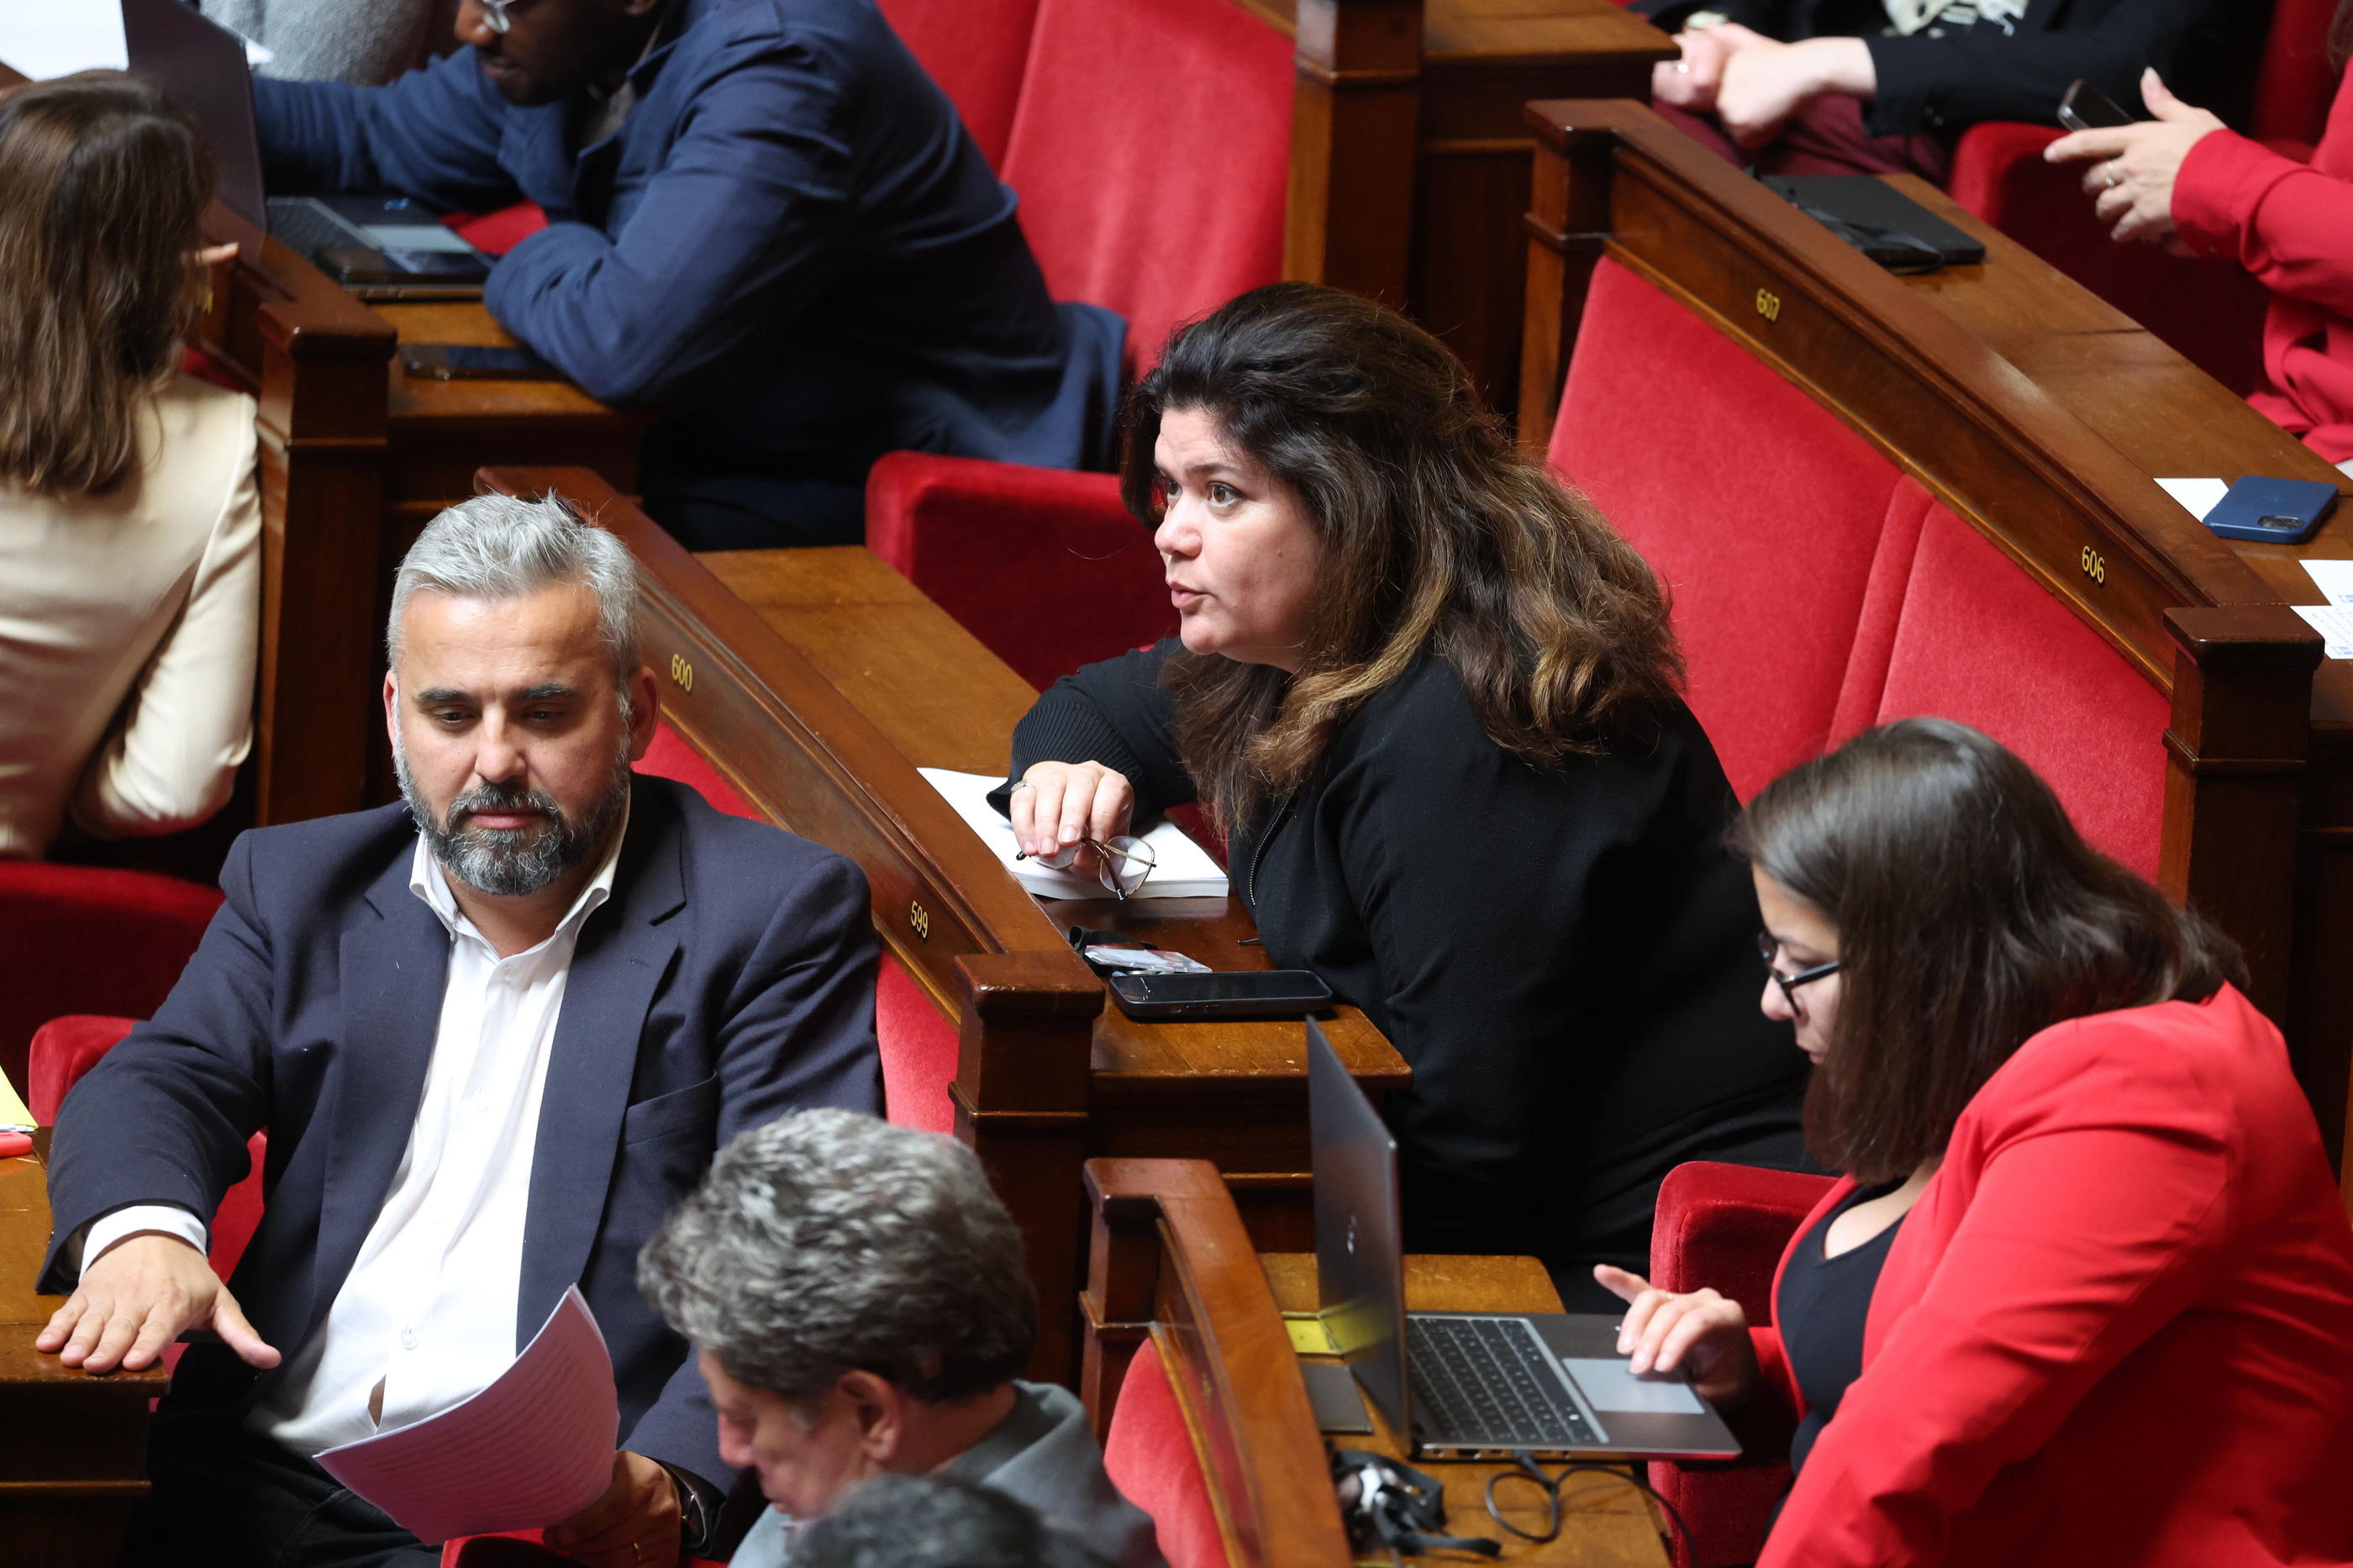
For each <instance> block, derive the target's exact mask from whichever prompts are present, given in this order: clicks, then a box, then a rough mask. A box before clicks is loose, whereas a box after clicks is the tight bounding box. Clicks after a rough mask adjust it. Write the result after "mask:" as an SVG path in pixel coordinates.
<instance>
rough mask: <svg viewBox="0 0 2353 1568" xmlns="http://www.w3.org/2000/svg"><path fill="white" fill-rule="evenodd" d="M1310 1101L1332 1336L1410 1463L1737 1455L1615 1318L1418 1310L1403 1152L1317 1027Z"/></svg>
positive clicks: (1320, 1270)
mask: <svg viewBox="0 0 2353 1568" xmlns="http://www.w3.org/2000/svg"><path fill="white" fill-rule="evenodd" d="M1307 1100H1308V1110H1309V1115H1310V1118H1311V1120H1312V1121H1313V1123H1314V1151H1315V1274H1316V1281H1317V1285H1318V1287H1319V1289H1320V1291H1321V1300H1322V1302H1323V1310H1322V1312H1321V1314H1320V1316H1321V1317H1322V1318H1323V1320H1324V1331H1325V1333H1326V1334H1327V1335H1329V1336H1330V1338H1331V1341H1332V1342H1333V1343H1334V1344H1335V1346H1337V1347H1338V1349H1339V1351H1340V1353H1341V1355H1342V1357H1343V1358H1344V1359H1345V1361H1346V1363H1347V1364H1348V1369H1349V1371H1350V1372H1351V1373H1354V1374H1355V1377H1356V1386H1357V1388H1358V1389H1359V1390H1360V1391H1361V1392H1362V1393H1363V1394H1364V1396H1365V1399H1366V1402H1367V1403H1369V1404H1370V1405H1372V1406H1373V1407H1374V1409H1376V1410H1377V1411H1378V1412H1379V1413H1380V1415H1381V1418H1382V1420H1384V1421H1385V1422H1387V1423H1388V1428H1389V1430H1390V1431H1391V1432H1393V1433H1395V1434H1397V1435H1398V1437H1399V1438H1400V1440H1406V1439H1407V1437H1408V1435H1410V1439H1409V1440H1410V1442H1411V1444H1412V1447H1413V1451H1414V1452H1415V1453H1417V1454H1423V1455H1429V1456H1430V1457H1432V1458H1477V1457H1481V1456H1490V1455H1508V1454H1510V1453H1512V1452H1514V1451H1516V1450H1522V1449H1525V1450H1526V1451H1527V1452H1529V1453H1531V1454H1535V1455H1537V1456H1539V1457H1545V1458H1556V1457H1563V1456H1567V1455H1572V1454H1573V1455H1577V1456H1579V1457H1594V1456H1608V1457H1622V1458H1679V1459H1730V1458H1738V1457H1739V1454H1740V1444H1739V1441H1738V1439H1736V1438H1735V1437H1734V1436H1733V1435H1732V1433H1731V1431H1730V1429H1728V1428H1727V1427H1726V1426H1725V1425H1724V1423H1723V1421H1722V1420H1721V1419H1719V1418H1718V1417H1717V1415H1716V1414H1715V1411H1714V1410H1713V1409H1711V1408H1710V1407H1709V1406H1708V1405H1707V1402H1706V1401H1704V1400H1703V1399H1701V1398H1700V1397H1699V1395H1698V1394H1694V1393H1693V1392H1692V1389H1691V1385H1690V1384H1688V1383H1685V1382H1683V1380H1681V1379H1680V1378H1653V1377H1637V1376H1635V1375H1634V1374H1633V1373H1630V1372H1629V1371H1628V1370H1627V1364H1626V1358H1625V1357H1624V1356H1621V1355H1620V1354H1619V1353H1618V1320H1617V1319H1616V1318H1614V1317H1609V1316H1603V1315H1596V1314H1588V1313H1566V1312H1408V1311H1407V1310H1405V1226H1404V1221H1403V1218H1402V1214H1401V1209H1400V1207H1399V1203H1398V1157H1397V1140H1396V1139H1395V1138H1393V1137H1391V1136H1390V1134H1389V1130H1388V1127H1387V1126H1386V1125H1384V1124H1383V1122H1382V1121H1381V1119H1380V1114H1379V1113H1378V1112H1377V1111H1376V1110H1374V1109H1373V1104H1372V1101H1370V1100H1367V1099H1366V1098H1365V1091H1364V1090H1363V1089H1360V1088H1358V1087H1357V1085H1356V1079H1353V1078H1351V1077H1349V1076H1348V1069H1347V1068H1345V1067H1343V1066H1342V1065H1341V1063H1340V1058H1339V1056H1338V1055H1337V1053H1335V1051H1334V1050H1333V1049H1332V1043H1331V1042H1330V1041H1329V1040H1327V1039H1325V1038H1324V1031H1323V1029H1322V1028H1321V1027H1320V1026H1317V1025H1316V1024H1315V1022H1314V1020H1312V1019H1311V1020H1309V1022H1308V1025H1307Z"/></svg>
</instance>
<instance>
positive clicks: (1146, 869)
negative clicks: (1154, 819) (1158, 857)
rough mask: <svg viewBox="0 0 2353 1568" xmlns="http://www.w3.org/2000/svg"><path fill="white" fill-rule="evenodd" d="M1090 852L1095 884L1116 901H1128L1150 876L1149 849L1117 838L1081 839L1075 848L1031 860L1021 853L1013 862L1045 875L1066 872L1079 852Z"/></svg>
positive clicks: (1025, 852)
mask: <svg viewBox="0 0 2353 1568" xmlns="http://www.w3.org/2000/svg"><path fill="white" fill-rule="evenodd" d="M1082 849H1092V850H1093V851H1094V854H1095V866H1094V874H1095V880H1096V881H1098V882H1101V883H1102V884H1103V886H1104V887H1106V888H1108V889H1111V891H1112V896H1113V897H1114V898H1118V899H1126V898H1128V897H1131V896H1132V895H1133V894H1134V893H1135V892H1136V890H1137V889H1141V888H1142V887H1143V886H1144V884H1145V880H1146V879H1149V878H1150V877H1151V875H1152V869H1153V867H1154V866H1155V864H1156V862H1155V860H1154V858H1153V856H1152V846H1151V845H1149V844H1146V843H1145V841H1144V840H1143V839H1141V838H1136V837H1130V836H1129V835H1127V834H1124V833H1123V834H1121V835H1120V836H1119V837H1116V838H1082V839H1080V840H1079V841H1078V842H1077V843H1076V844H1066V845H1064V846H1063V847H1061V848H1060V849H1057V850H1055V851H1054V852H1053V853H1051V854H1050V855H1037V856H1033V855H1031V854H1030V853H1029V851H1028V850H1027V849H1024V850H1023V851H1021V853H1019V854H1018V855H1016V856H1015V857H1014V858H1015V859H1016V860H1030V859H1034V860H1036V861H1037V862H1038V864H1039V865H1040V866H1043V867H1044V868H1046V869H1048V870H1049V871H1067V870H1069V869H1070V868H1071V866H1072V865H1074V864H1076V863H1077V860H1078V858H1079V852H1080V851H1081V850H1082Z"/></svg>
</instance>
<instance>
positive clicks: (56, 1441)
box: [0, 1132, 170, 1568]
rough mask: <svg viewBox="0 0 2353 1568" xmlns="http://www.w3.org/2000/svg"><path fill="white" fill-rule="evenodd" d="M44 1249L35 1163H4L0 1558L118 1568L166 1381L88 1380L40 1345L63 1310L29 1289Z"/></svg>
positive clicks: (37, 1564) (43, 1205) (33, 1564)
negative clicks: (153, 1408)
mask: <svg viewBox="0 0 2353 1568" xmlns="http://www.w3.org/2000/svg"><path fill="white" fill-rule="evenodd" d="M39 1143H40V1145H41V1146H43V1147H46V1145H47V1133H46V1132H43V1133H42V1134H40V1135H39ZM48 1241H49V1198H48V1192H47V1187H46V1185H45V1184H44V1175H43V1172H42V1169H41V1164H40V1162H39V1160H38V1159H37V1158H36V1157H35V1156H31V1155H27V1156H26V1157H24V1158H22V1159H16V1160H0V1561H5V1562H6V1563H7V1564H8V1568H113V1563H114V1554H115V1552H116V1551H117V1550H118V1549H119V1548H120V1547H121V1542H122V1525H123V1521H124V1520H125V1519H127V1518H128V1517H129V1515H130V1512H131V1509H132V1505H133V1504H134V1503H136V1502H137V1501H138V1500H140V1499H141V1498H142V1497H144V1496H146V1495H147V1403H148V1401H149V1400H151V1399H154V1398H156V1397H158V1396H160V1395H161V1394H163V1392H164V1387H165V1385H166V1384H168V1383H169V1382H170V1379H169V1378H168V1376H167V1375H166V1374H165V1373H164V1371H163V1370H162V1369H161V1368H160V1367H159V1368H156V1369H154V1370H152V1371H148V1372H136V1373H132V1372H126V1373H115V1374H113V1375H112V1376H111V1377H91V1376H89V1375H88V1374H86V1373H79V1372H75V1371H72V1370H70V1369H69V1368H67V1367H64V1366H61V1365H59V1364H58V1359H57V1358H56V1357H55V1356H45V1355H42V1354H41V1353H40V1352H37V1351H36V1350H35V1349H34V1348H33V1336H34V1334H36V1333H37V1332H38V1331H40V1328H41V1325H43V1324H44V1323H46V1322H47V1321H48V1320H49V1314H50V1313H52V1312H54V1311H56V1310H58V1307H60V1306H62V1305H64V1300H63V1299H62V1298H61V1297H57V1296H37V1295H35V1294H34V1293H33V1289H32V1284H33V1278H34V1275H35V1274H36V1273H37V1271H38V1270H39V1268H40V1264H41V1255H42V1253H43V1252H44V1251H46V1250H47V1247H48Z"/></svg>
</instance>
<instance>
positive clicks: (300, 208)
mask: <svg viewBox="0 0 2353 1568" xmlns="http://www.w3.org/2000/svg"><path fill="white" fill-rule="evenodd" d="M269 237H270V238H272V239H274V240H276V241H278V243H279V244H280V245H282V246H284V247H286V248H287V249H289V250H290V251H292V252H294V253H295V254H296V255H297V256H301V257H303V258H317V256H318V254H319V253H320V252H321V251H322V250H324V249H326V248H327V247H329V246H336V245H360V244H363V243H364V241H362V240H361V239H360V237H358V236H357V235H355V234H353V232H352V231H351V230H350V229H349V228H347V227H345V226H343V224H342V223H340V222H338V221H337V220H336V219H335V218H334V217H332V216H330V215H329V214H327V213H326V212H324V211H322V209H320V208H319V207H318V206H317V205H314V204H312V203H311V202H307V201H301V200H299V199H297V200H280V201H274V202H271V203H270V204H269Z"/></svg>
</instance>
